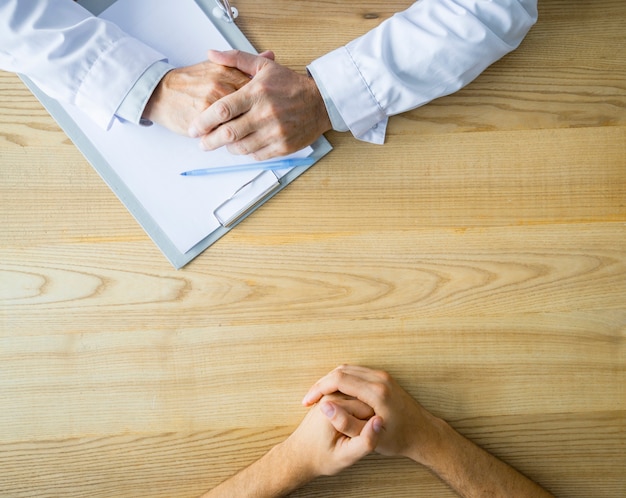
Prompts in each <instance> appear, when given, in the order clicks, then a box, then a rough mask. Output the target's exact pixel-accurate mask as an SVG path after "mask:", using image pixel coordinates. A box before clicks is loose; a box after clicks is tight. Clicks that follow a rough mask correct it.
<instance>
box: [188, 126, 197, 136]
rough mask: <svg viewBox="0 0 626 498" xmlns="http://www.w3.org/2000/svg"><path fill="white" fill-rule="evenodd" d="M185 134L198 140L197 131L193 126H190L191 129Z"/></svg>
mask: <svg viewBox="0 0 626 498" xmlns="http://www.w3.org/2000/svg"><path fill="white" fill-rule="evenodd" d="M187 133H189V136H190V137H191V138H198V136H200V134H199V133H198V130H197V129H196V127H195V126H192V127H191V128H189V130H188V131H187Z"/></svg>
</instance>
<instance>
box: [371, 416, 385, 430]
mask: <svg viewBox="0 0 626 498" xmlns="http://www.w3.org/2000/svg"><path fill="white" fill-rule="evenodd" d="M382 428H383V421H382V420H381V419H379V418H375V419H374V422H372V429H374V432H375V433H376V434H379V433H380V431H381V430H382Z"/></svg>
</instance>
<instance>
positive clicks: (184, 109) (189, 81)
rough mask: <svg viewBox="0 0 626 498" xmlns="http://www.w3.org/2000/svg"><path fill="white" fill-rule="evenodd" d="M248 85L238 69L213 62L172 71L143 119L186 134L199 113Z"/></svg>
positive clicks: (151, 100) (146, 108)
mask: <svg viewBox="0 0 626 498" xmlns="http://www.w3.org/2000/svg"><path fill="white" fill-rule="evenodd" d="M249 82H250V77H249V76H248V75H246V74H244V73H242V72H241V71H239V70H238V69H234V68H230V67H225V66H222V65H220V64H215V63H213V62H210V61H204V62H200V63H199V64H194V65H193V66H186V67H180V68H176V69H172V70H171V71H169V72H168V73H167V74H166V75H165V76H164V77H163V79H161V81H160V82H159V84H158V85H157V87H156V89H155V90H154V92H153V93H152V96H151V97H150V99H149V100H148V103H147V104H146V107H145V109H144V112H143V116H142V117H143V118H145V119H148V120H150V121H152V122H154V123H158V124H160V125H161V126H164V127H166V128H168V129H169V130H172V131H174V132H175V133H178V134H180V135H187V134H188V130H189V126H190V124H191V121H192V120H193V119H194V118H195V117H196V116H197V115H198V114H200V113H201V112H202V111H204V110H205V109H206V108H207V107H209V106H210V105H211V104H213V103H214V102H216V101H217V100H219V99H221V98H222V97H225V96H226V95H229V94H231V93H233V92H234V91H236V90H238V89H239V88H241V87H242V86H244V85H245V84H247V83H249Z"/></svg>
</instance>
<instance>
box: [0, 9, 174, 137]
mask: <svg viewBox="0 0 626 498" xmlns="http://www.w3.org/2000/svg"><path fill="white" fill-rule="evenodd" d="M159 60H164V56H163V55H162V54H160V53H158V52H156V51H155V50H153V49H152V48H150V47H148V46H146V45H145V44H143V43H141V42H140V41H138V40H136V39H135V38H132V37H130V36H128V35H127V34H126V33H124V32H123V31H122V30H120V29H119V28H118V27H117V26H115V25H114V24H112V23H110V22H106V21H103V20H101V19H98V18H97V17H94V16H92V15H91V14H90V13H89V12H88V11H87V10H85V9H84V8H82V7H81V6H79V5H78V4H76V3H74V2H73V1H72V0H0V68H1V69H4V70H7V71H13V72H16V73H21V74H24V75H26V76H28V77H29V78H31V79H32V80H33V82H34V83H35V84H36V85H37V86H38V87H39V88H41V90H43V91H44V92H45V93H46V94H48V95H49V96H51V97H53V98H55V99H57V100H60V101H63V102H67V103H70V104H73V105H75V106H77V107H78V108H80V109H82V110H83V111H84V112H85V113H87V114H88V115H89V116H90V117H91V118H92V119H93V120H94V121H96V122H97V123H98V124H99V125H100V126H101V127H103V128H108V127H109V126H110V125H111V123H112V121H113V119H114V116H115V111H116V110H117V108H118V107H119V105H120V103H121V102H122V101H123V99H124V98H125V97H126V95H127V94H128V92H129V91H130V89H131V88H132V87H133V86H134V84H135V83H136V82H137V80H138V79H139V78H140V77H141V75H142V74H143V73H144V72H145V71H146V69H147V68H148V67H150V66H152V64H154V63H155V62H156V61H159Z"/></svg>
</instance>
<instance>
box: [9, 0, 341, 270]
mask: <svg viewBox="0 0 626 498" xmlns="http://www.w3.org/2000/svg"><path fill="white" fill-rule="evenodd" d="M115 1H116V0H82V1H79V2H78V3H79V4H81V5H82V6H83V7H85V8H87V9H88V10H89V11H90V12H91V13H93V14H94V15H99V14H100V13H102V12H103V11H104V10H105V9H107V8H108V7H109V6H111V5H112V4H113V3H115ZM190 1H194V2H195V3H196V4H197V5H198V7H200V9H201V10H202V12H204V14H205V15H206V16H207V17H208V19H209V20H210V21H211V22H212V23H213V25H214V26H215V27H216V28H217V30H218V31H219V32H220V33H221V35H222V36H223V37H224V38H225V39H226V41H227V42H228V43H229V44H230V45H231V46H232V47H233V48H236V49H239V50H244V51H246V52H250V53H258V52H257V51H256V50H255V48H254V47H253V46H252V45H251V44H250V42H249V41H248V39H247V38H246V37H245V35H244V34H243V33H242V32H241V31H240V30H239V28H238V27H237V25H236V24H235V23H234V22H232V21H231V20H230V19H229V18H228V17H227V16H226V14H225V11H224V9H223V8H222V9H220V8H219V7H217V3H216V2H213V1H212V0H190ZM225 3H226V5H229V4H228V2H225ZM233 10H234V9H233ZM235 14H236V12H235ZM20 77H21V78H22V80H23V81H24V83H25V84H26V86H27V87H28V88H29V90H30V91H31V92H32V93H33V94H34V95H35V96H36V97H37V99H39V101H40V102H41V103H42V105H43V106H44V107H45V108H46V110H47V111H48V112H49V113H50V115H51V116H52V117H53V118H54V119H55V120H56V122H57V123H58V124H59V126H60V127H61V128H62V129H63V131H64V132H65V133H66V134H67V136H68V137H69V138H70V139H71V140H72V142H73V143H74V145H75V146H76V147H77V148H78V149H79V150H80V151H81V153H82V154H83V155H84V156H85V158H86V159H87V160H88V162H89V163H90V164H91V165H92V166H93V168H94V169H95V170H96V171H97V172H98V174H99V175H100V176H101V177H102V179H103V180H104V181H105V183H106V184H107V185H108V186H109V188H111V190H112V191H113V192H114V193H115V195H116V196H117V197H118V198H119V200H120V201H121V202H122V203H123V204H124V205H125V206H126V208H127V209H128V210H129V212H130V213H131V214H132V215H133V217H134V218H135V219H136V220H137V222H138V223H139V224H140V225H141V227H142V228H143V229H144V231H145V232H146V233H147V234H148V236H149V237H150V238H151V239H152V240H153V241H154V243H155V244H156V245H157V247H158V248H159V249H160V250H161V252H162V253H163V254H164V255H165V257H166V258H167V259H168V260H169V261H170V263H171V264H172V265H173V266H174V267H175V268H176V269H180V268H182V267H183V266H185V265H186V264H187V263H189V262H190V261H192V260H193V259H194V258H196V257H197V256H199V255H200V254H201V253H202V252H203V251H205V250H206V249H207V248H209V247H210V246H211V245H212V244H214V243H215V242H217V241H218V240H219V239H220V238H221V237H223V236H224V235H226V234H227V233H228V232H229V231H230V230H232V229H233V228H234V227H236V226H237V225H238V224H239V223H240V222H241V221H242V220H244V219H245V218H246V217H247V216H249V215H250V214H251V213H253V212H254V211H256V210H257V209H258V208H259V207H261V206H262V205H263V204H264V203H265V202H267V201H269V200H270V199H271V198H273V197H274V196H275V195H276V194H278V193H279V192H280V191H281V190H282V189H284V188H285V187H287V185H289V184H290V183H291V182H292V181H294V180H295V179H296V178H298V177H299V176H300V175H302V174H303V173H304V172H305V171H306V170H307V169H308V168H310V167H311V166H300V167H295V168H292V169H291V170H289V171H288V172H287V173H284V172H283V174H280V173H279V172H277V171H274V170H265V171H262V172H260V173H259V174H258V175H256V176H255V177H253V178H252V179H251V180H248V181H246V182H244V184H243V185H240V186H238V188H235V189H234V190H233V191H232V192H226V193H225V194H224V196H225V197H224V198H223V199H219V205H218V207H217V208H216V209H215V210H214V211H213V213H210V214H208V215H211V216H214V217H215V219H216V220H217V221H218V222H219V225H218V227H217V228H216V229H214V230H212V231H211V232H210V233H208V234H207V235H206V236H205V237H204V238H203V239H202V240H200V241H199V242H197V243H195V245H193V246H192V247H191V248H190V249H188V250H185V251H183V250H180V249H179V248H178V247H177V246H176V245H175V244H174V243H173V242H172V240H171V239H170V237H169V236H168V235H167V234H166V232H165V231H164V230H163V229H162V227H161V226H160V225H159V223H157V222H156V221H155V219H154V217H153V216H152V215H151V214H150V212H149V211H148V210H147V209H146V208H145V207H144V205H143V204H142V203H141V202H140V201H139V200H138V198H137V196H136V195H135V193H134V192H133V191H132V190H131V189H130V188H129V187H128V185H126V183H125V182H124V181H123V180H122V178H120V176H119V175H118V173H117V172H116V171H115V169H114V168H113V167H112V166H111V164H109V162H108V161H107V160H106V159H105V157H104V156H103V154H102V153H101V151H100V150H99V149H98V147H96V146H95V145H94V143H93V142H92V141H91V140H90V138H89V137H88V136H87V134H86V133H84V132H83V129H82V128H81V127H80V126H79V124H78V123H77V122H76V121H75V120H74V119H73V118H72V116H70V114H69V113H68V112H67V111H66V109H65V108H64V106H63V105H61V104H60V103H59V102H58V101H56V100H55V99H52V98H50V97H48V96H47V95H46V94H44V93H43V92H42V91H41V90H40V89H39V88H38V87H37V86H36V85H35V84H34V83H33V82H32V81H31V80H30V79H28V78H27V77H25V76H20ZM311 148H312V153H311V154H310V155H309V156H308V157H311V158H314V159H315V160H316V161H317V160H319V159H320V158H322V157H323V156H324V155H326V154H327V153H328V152H330V150H331V149H332V147H331V145H330V143H329V142H328V141H327V140H326V139H325V138H324V137H323V136H322V137H320V138H319V139H318V140H316V141H315V142H314V143H313V144H312V145H311ZM229 174H230V173H229Z"/></svg>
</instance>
